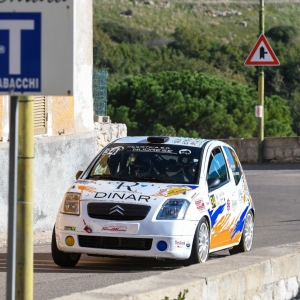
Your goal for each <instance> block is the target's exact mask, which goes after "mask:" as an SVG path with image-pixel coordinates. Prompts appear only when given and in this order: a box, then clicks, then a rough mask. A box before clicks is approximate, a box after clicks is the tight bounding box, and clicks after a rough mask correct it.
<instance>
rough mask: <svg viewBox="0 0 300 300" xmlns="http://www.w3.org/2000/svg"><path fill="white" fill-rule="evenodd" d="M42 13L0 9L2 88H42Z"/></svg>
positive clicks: (33, 90)
mask: <svg viewBox="0 0 300 300" xmlns="http://www.w3.org/2000/svg"><path fill="white" fill-rule="evenodd" d="M41 27H42V25H41V13H25V12H22V13H2V12H1V13H0V92H7V94H9V93H10V92H12V93H13V92H27V93H28V92H40V91H41V70H42V68H41V53H42V49H41V47H42V46H41V35H42V28H41Z"/></svg>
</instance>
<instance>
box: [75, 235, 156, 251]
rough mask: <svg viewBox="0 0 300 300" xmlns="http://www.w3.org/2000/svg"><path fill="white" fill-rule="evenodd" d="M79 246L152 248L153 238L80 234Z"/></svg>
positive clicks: (119, 248) (129, 248)
mask: <svg viewBox="0 0 300 300" xmlns="http://www.w3.org/2000/svg"><path fill="white" fill-rule="evenodd" d="M78 238H79V246H80V247H86V248H100V249H115V250H150V249H151V246H152V239H141V238H119V237H108V236H86V235H79V236H78Z"/></svg>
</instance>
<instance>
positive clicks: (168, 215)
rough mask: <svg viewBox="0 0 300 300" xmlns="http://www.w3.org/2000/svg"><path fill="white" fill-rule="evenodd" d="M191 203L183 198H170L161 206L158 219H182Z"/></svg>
mask: <svg viewBox="0 0 300 300" xmlns="http://www.w3.org/2000/svg"><path fill="white" fill-rule="evenodd" d="M189 205H190V203H189V202H188V201H187V200H183V199H169V200H167V201H166V202H165V203H164V204H163V206H162V207H161V209H160V211H159V213H158V215H157V217H156V220H182V219H183V218H184V216H185V212H186V210H187V208H188V207H189Z"/></svg>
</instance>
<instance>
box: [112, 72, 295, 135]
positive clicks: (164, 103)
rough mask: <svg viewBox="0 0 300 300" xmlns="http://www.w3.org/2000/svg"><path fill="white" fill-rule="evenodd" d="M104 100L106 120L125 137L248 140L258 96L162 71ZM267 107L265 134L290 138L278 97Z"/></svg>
mask: <svg viewBox="0 0 300 300" xmlns="http://www.w3.org/2000/svg"><path fill="white" fill-rule="evenodd" d="M108 95H109V98H110V104H109V106H108V109H109V114H110V116H111V118H112V119H113V120H114V121H115V122H122V123H125V124H126V125H127V128H128V134H129V135H144V134H149V135H155V134H157V135H161V134H167V135H176V134H177V135H180V136H192V137H202V138H230V137H244V138H247V137H252V136H253V134H254V133H255V130H256V119H255V116H254V108H255V105H256V102H257V92H256V91H255V90H254V89H252V88H249V87H247V86H245V85H241V84H238V83H235V82H228V81H226V80H225V79H224V78H219V77H215V76H207V75H205V74H204V73H199V72H189V71H185V72H174V71H167V72H161V73H158V74H147V75H144V76H141V75H138V76H130V77H126V78H124V79H123V80H120V81H118V82H116V83H112V84H109V92H108ZM274 105H275V106H274ZM266 107H267V109H266V111H267V114H266V125H267V126H266V127H267V130H268V131H267V134H269V133H270V134H271V135H272V136H276V135H282V134H283V135H291V134H293V132H292V130H291V118H290V117H289V109H288V107H287V106H286V104H285V102H284V100H283V99H281V98H280V97H278V96H277V97H273V98H270V100H269V99H266ZM288 117H289V118H288ZM272 120H276V121H277V123H280V125H279V124H277V123H276V122H273V123H274V124H275V125H276V127H274V128H273V127H272V126H273V123H272V122H271V121H272ZM268 122H271V123H268ZM269 124H270V126H269Z"/></svg>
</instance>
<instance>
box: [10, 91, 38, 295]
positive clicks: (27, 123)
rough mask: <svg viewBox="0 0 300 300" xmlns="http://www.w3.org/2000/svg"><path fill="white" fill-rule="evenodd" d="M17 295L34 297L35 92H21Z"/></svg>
mask: <svg viewBox="0 0 300 300" xmlns="http://www.w3.org/2000/svg"><path fill="white" fill-rule="evenodd" d="M19 108H20V109H19V148H18V149H19V151H18V194H17V217H18V218H17V237H18V238H17V249H16V298H15V299H19V300H22V299H33V163H34V139H33V128H34V125H33V110H34V97H33V96H19Z"/></svg>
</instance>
